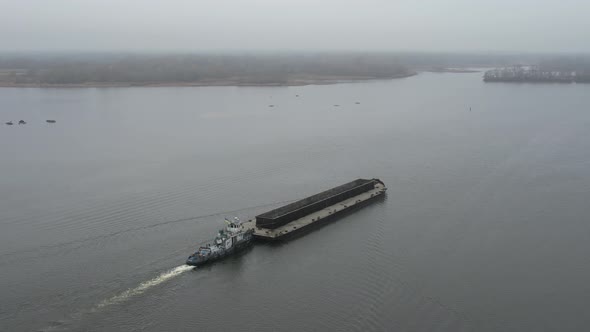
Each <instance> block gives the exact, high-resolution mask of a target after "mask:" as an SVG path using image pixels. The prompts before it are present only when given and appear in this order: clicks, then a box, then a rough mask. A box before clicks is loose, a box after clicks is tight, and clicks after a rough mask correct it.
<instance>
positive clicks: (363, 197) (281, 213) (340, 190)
mask: <svg viewBox="0 0 590 332" xmlns="http://www.w3.org/2000/svg"><path fill="white" fill-rule="evenodd" d="M386 190H387V188H386V187H385V185H384V184H383V182H382V181H380V180H379V179H370V180H366V179H358V180H355V181H352V182H349V183H346V184H344V185H342V186H338V187H336V188H332V189H330V190H326V191H324V192H321V193H319V194H316V195H313V196H310V197H308V198H305V199H302V200H299V201H297V202H295V203H291V204H289V205H285V206H283V207H280V208H278V209H275V210H272V211H269V212H266V213H264V214H261V215H259V216H256V221H255V223H254V221H250V227H253V228H254V237H255V238H256V239H258V240H264V241H277V240H286V239H289V238H292V237H293V236H295V235H301V234H303V233H305V232H307V231H310V230H312V229H314V228H317V227H318V226H321V225H323V224H325V223H326V222H328V221H331V220H334V219H336V218H337V217H340V216H343V215H345V214H347V213H349V212H351V211H354V210H356V209H358V208H360V207H363V206H366V205H368V204H369V203H371V202H374V201H375V200H377V199H378V198H383V197H384V195H385V192H386Z"/></svg>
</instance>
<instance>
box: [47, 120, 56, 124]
mask: <svg viewBox="0 0 590 332" xmlns="http://www.w3.org/2000/svg"><path fill="white" fill-rule="evenodd" d="M45 122H47V123H55V120H45Z"/></svg>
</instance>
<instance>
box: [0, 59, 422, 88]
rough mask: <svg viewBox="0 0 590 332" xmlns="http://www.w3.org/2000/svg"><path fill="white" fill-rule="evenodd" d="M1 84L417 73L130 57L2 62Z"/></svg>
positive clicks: (275, 80)
mask: <svg viewBox="0 0 590 332" xmlns="http://www.w3.org/2000/svg"><path fill="white" fill-rule="evenodd" d="M0 71H2V73H4V75H2V74H0V81H4V82H9V83H15V84H83V83H97V82H98V83H139V84H142V83H143V84H148V83H170V82H179V83H191V82H207V81H223V80H230V81H233V82H238V83H249V84H284V83H288V82H289V81H290V80H293V79H298V78H303V79H305V78H312V79H313V78H317V79H322V78H335V79H338V78H390V77H399V76H407V75H410V74H412V71H411V70H410V69H408V67H406V66H404V65H402V64H400V63H399V62H398V61H396V59H395V58H394V57H391V56H377V55H339V54H325V55H223V54H220V55H165V56H164V55H162V56H157V55H126V56H114V55H105V56H104V57H100V56H96V55H92V56H84V55H78V56H71V55H70V56H45V57H31V56H29V57H26V56H21V57H15V56H12V57H2V58H0Z"/></svg>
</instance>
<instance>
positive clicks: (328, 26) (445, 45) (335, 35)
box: [0, 0, 590, 53]
mask: <svg viewBox="0 0 590 332" xmlns="http://www.w3.org/2000/svg"><path fill="white" fill-rule="evenodd" d="M2 6H3V11H2V12H1V13H0V37H1V38H2V40H3V44H2V45H1V46H0V52H105V51H106V52H156V53H158V52H173V53H181V52H182V53H185V52H189V53H195V52H197V53H202V52H222V53H227V52H297V51H317V52H323V51H359V50H362V51H368V52H371V51H373V52H374V51H379V52H391V51H394V52H443V53H448V52H460V53H465V52H467V53H487V52H499V53H588V52H590V46H588V45H587V44H586V43H585V42H584V36H583V34H581V33H580V32H582V31H588V30H589V28H590V22H589V21H588V20H586V17H585V13H587V12H588V11H589V10H590V4H588V3H580V2H579V1H573V0H566V1H560V2H555V1H549V0H542V1H531V0H526V1H519V3H517V4H515V3H513V2H509V1H507V0H499V1H479V2H477V3H474V2H473V1H465V0H455V1H446V2H444V3H443V2H437V1H426V2H423V3H421V4H416V3H413V2H411V1H407V0H404V1H398V2H395V3H391V2H383V1H377V0H374V1H362V2H361V1H334V0H328V1H323V2H322V4H321V5H318V4H316V3H315V2H313V1H310V0H300V1H294V0H287V1H282V2H277V1H270V0H256V1H239V0H233V1H230V0H228V1H223V2H216V3H213V2H211V3H207V2H200V3H193V2H189V1H181V0H173V1H163V0H150V1H143V2H142V3H141V4H138V3H129V2H127V3H119V2H116V1H113V0H105V1H96V0H92V1H85V2H83V3H82V2H73V1H68V0H56V1H52V2H51V5H48V4H46V3H41V2H38V1H19V2H17V1H3V4H2Z"/></svg>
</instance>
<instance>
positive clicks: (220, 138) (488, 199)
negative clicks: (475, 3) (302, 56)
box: [0, 73, 590, 331]
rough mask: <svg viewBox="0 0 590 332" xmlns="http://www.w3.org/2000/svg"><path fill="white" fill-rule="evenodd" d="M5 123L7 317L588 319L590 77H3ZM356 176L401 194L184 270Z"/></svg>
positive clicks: (345, 327)
mask: <svg viewBox="0 0 590 332" xmlns="http://www.w3.org/2000/svg"><path fill="white" fill-rule="evenodd" d="M296 95H299V97H297V96H296ZM356 102H359V103H360V104H357V103H356ZM271 104H272V105H275V106H274V107H269V105H271ZM335 105H339V106H335ZM470 107H471V111H470ZM19 119H24V120H26V121H27V122H28V123H27V124H26V125H24V126H18V125H14V126H7V125H4V124H3V123H4V122H6V121H8V120H13V121H18V120H19ZM46 119H55V120H57V123H55V124H48V123H45V120H46ZM0 120H2V125H1V126H0V158H1V159H0V160H1V163H0V330H1V331H38V330H42V331H197V330H198V331H213V330H215V331H231V330H233V331H237V330H242V331H244V330H245V331H326V330H334V331H581V330H587V329H588V328H590V255H589V253H590V218H589V214H590V85H575V84H571V85H558V84H485V83H483V82H482V81H481V73H474V74H434V73H424V74H420V75H418V76H415V77H410V78H406V79H399V80H391V81H374V82H363V83H351V84H336V85H324V86H303V87H184V88H174V87H165V88H100V89H94V88H85V89H32V88H30V89H17V88H4V89H0ZM359 177H371V178H372V177H378V178H380V179H382V180H383V181H384V182H385V183H386V184H387V186H388V187H389V191H388V195H387V197H386V199H385V200H383V201H378V202H376V203H375V204H372V205H369V206H368V207H366V208H364V209H362V210H359V211H358V212H356V213H353V214H349V215H347V216H346V217H344V218H342V219H340V220H338V221H336V222H333V223H330V224H328V225H326V226H325V227H322V228H320V229H318V230H317V231H314V232H312V233H309V234H307V235H306V236H304V237H300V238H298V239H295V240H293V241H290V242H287V243H284V244H282V245H276V246H270V245H256V246H253V247H252V248H251V249H249V250H247V251H246V252H244V253H243V254H241V255H238V256H235V257H232V258H230V259H227V260H225V261H223V262H219V263H217V264H214V265H211V266H208V267H204V268H199V269H196V270H192V269H187V268H185V267H183V266H182V265H183V263H184V261H185V259H186V257H187V256H188V255H189V254H190V253H191V252H192V251H193V250H194V249H195V248H196V245H197V244H198V243H200V242H202V241H206V240H207V239H210V238H212V237H213V236H214V235H215V233H216V230H217V229H218V228H220V227H223V226H224V223H223V218H224V217H226V216H227V217H232V216H234V215H236V216H238V217H241V218H249V217H253V216H255V215H256V214H258V213H261V212H265V211H267V210H269V209H271V208H274V207H277V206H280V205H281V202H286V201H291V200H294V199H297V198H302V197H305V196H308V195H311V194H314V193H317V192H319V191H321V190H324V189H328V188H331V187H333V186H336V185H339V184H342V183H345V182H348V181H350V180H353V179H355V178H359Z"/></svg>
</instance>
